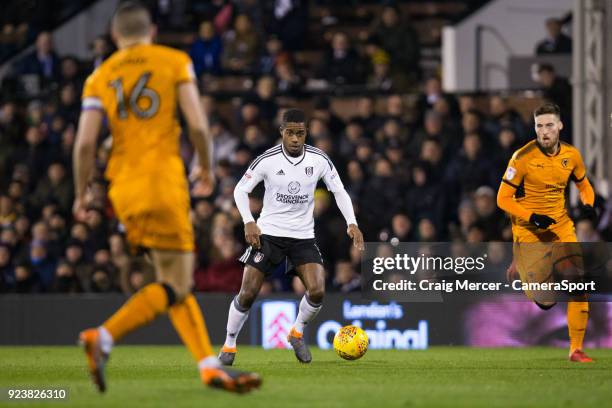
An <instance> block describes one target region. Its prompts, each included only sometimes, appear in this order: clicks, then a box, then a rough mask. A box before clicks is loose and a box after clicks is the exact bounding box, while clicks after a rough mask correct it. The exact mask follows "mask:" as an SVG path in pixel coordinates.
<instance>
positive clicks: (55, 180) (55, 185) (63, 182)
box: [30, 162, 74, 213]
mask: <svg viewBox="0 0 612 408" xmlns="http://www.w3.org/2000/svg"><path fill="white" fill-rule="evenodd" d="M73 196H74V193H73V186H72V181H71V180H70V179H69V178H68V176H67V175H66V169H65V168H64V165H63V163H60V162H54V163H52V164H51V165H50V166H49V169H48V170H47V177H45V178H42V179H41V180H40V181H39V182H38V184H37V186H36V189H35V190H34V193H33V195H32V196H31V198H30V203H31V204H32V206H34V208H38V209H42V207H43V206H44V205H45V204H46V203H48V202H49V201H51V200H53V201H54V202H56V203H57V204H58V206H59V208H60V210H61V211H63V212H64V213H69V212H70V211H71V209H72V200H73Z"/></svg>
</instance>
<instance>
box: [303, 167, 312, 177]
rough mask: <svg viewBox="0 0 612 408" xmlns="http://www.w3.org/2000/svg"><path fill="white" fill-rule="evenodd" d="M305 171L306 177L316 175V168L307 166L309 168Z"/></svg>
mask: <svg viewBox="0 0 612 408" xmlns="http://www.w3.org/2000/svg"><path fill="white" fill-rule="evenodd" d="M304 171H305V172H306V175H307V176H308V177H310V176H312V175H313V173H314V167H312V166H307V167H306V168H305V169H304Z"/></svg>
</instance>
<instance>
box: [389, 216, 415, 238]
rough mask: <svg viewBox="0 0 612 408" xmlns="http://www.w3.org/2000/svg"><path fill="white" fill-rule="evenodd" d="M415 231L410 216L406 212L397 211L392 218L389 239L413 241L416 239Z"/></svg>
mask: <svg viewBox="0 0 612 408" xmlns="http://www.w3.org/2000/svg"><path fill="white" fill-rule="evenodd" d="M413 232H414V231H413V230H412V221H411V220H410V217H409V216H408V215H407V214H404V213H397V214H395V215H394V216H393V218H391V229H390V231H389V237H388V238H389V239H388V241H390V242H394V240H397V242H411V241H413V240H414V236H413Z"/></svg>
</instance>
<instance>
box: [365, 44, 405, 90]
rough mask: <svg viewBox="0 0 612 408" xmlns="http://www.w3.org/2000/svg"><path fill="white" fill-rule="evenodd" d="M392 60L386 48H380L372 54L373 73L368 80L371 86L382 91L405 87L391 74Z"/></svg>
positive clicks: (371, 69)
mask: <svg viewBox="0 0 612 408" xmlns="http://www.w3.org/2000/svg"><path fill="white" fill-rule="evenodd" d="M390 62H391V58H390V57H389V54H388V53H387V52H386V51H384V50H378V51H376V52H375V53H374V55H372V57H371V59H370V71H371V74H370V76H369V77H368V82H367V84H368V87H369V88H372V89H379V90H381V91H390V90H391V89H400V88H403V87H402V86H401V85H399V84H398V83H397V81H396V82H394V80H393V77H392V76H391V67H390Z"/></svg>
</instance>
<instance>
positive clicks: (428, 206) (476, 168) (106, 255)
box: [0, 1, 612, 293]
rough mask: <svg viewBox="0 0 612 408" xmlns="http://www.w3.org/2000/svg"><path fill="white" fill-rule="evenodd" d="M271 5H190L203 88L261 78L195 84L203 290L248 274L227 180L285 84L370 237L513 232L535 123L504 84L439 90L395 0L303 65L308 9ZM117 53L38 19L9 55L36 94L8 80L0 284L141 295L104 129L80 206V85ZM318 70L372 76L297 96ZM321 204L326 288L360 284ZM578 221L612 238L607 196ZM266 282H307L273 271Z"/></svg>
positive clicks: (3, 288) (241, 164) (272, 139)
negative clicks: (267, 14) (517, 163)
mask: <svg viewBox="0 0 612 408" xmlns="http://www.w3.org/2000/svg"><path fill="white" fill-rule="evenodd" d="M277 3H279V4H286V5H288V6H287V7H288V8H285V9H283V8H282V7H280V9H275V10H273V13H272V15H273V16H274V18H273V21H272V22H268V23H266V24H264V21H263V17H262V15H263V14H262V13H263V12H262V10H260V8H258V7H257V4H258V3H257V2H252V1H235V2H227V1H213V2H195V4H201V5H202V7H201V9H198V10H197V13H196V14H197V16H198V22H201V24H198V27H197V29H196V28H195V27H194V30H195V31H196V32H197V34H196V35H194V36H193V41H191V42H190V43H189V44H188V46H187V47H186V50H187V51H188V52H189V54H190V56H191V58H192V60H193V63H194V68H195V71H196V72H197V74H198V77H199V78H200V79H201V82H202V83H201V86H202V88H203V89H204V90H206V84H207V81H212V80H214V78H216V77H222V76H223V75H227V74H239V75H243V76H245V77H247V78H250V80H251V81H252V82H253V86H252V87H251V89H250V90H249V91H247V92H244V94H243V95H242V96H241V97H240V98H239V100H238V101H237V103H234V104H233V105H232V109H230V110H229V111H228V110H227V109H226V110H225V111H223V109H221V108H220V106H219V102H218V101H217V99H216V98H215V97H214V96H213V95H211V94H207V93H204V94H203V96H202V102H203V105H204V109H205V110H206V113H207V114H208V117H209V120H210V128H211V132H212V135H213V142H214V162H215V169H216V170H215V171H216V181H217V182H216V187H215V189H214V191H204V190H202V189H201V188H200V187H199V185H197V184H196V185H194V188H193V190H192V196H193V199H192V212H191V216H192V221H193V225H194V229H195V232H196V241H197V255H198V264H197V268H196V270H195V275H194V276H195V289H196V290H198V291H227V292H235V291H237V290H238V289H239V287H240V282H241V274H242V265H241V264H240V263H239V262H238V261H237V258H238V257H239V256H240V254H241V251H243V249H244V239H243V235H242V234H243V230H242V222H241V219H240V215H239V213H238V211H237V209H236V207H235V205H234V201H233V195H232V193H233V189H234V186H235V185H236V182H237V180H238V179H239V178H240V177H241V176H242V174H243V172H244V170H245V169H246V167H247V166H248V165H249V163H250V162H251V160H253V159H254V158H255V157H256V156H257V155H258V154H260V153H261V152H262V151H264V150H265V149H267V148H269V147H270V146H271V145H273V144H275V143H277V142H278V141H279V132H278V130H277V129H278V126H279V123H278V118H279V117H280V115H281V114H282V112H283V109H285V108H288V107H291V106H293V99H290V98H289V99H288V97H295V96H300V100H301V101H303V100H304V99H305V100H307V101H309V104H310V105H309V106H310V107H311V109H309V112H308V113H309V117H310V118H311V119H310V122H309V132H310V133H309V139H308V143H310V144H312V145H314V146H316V147H318V148H320V149H322V150H324V151H325V152H327V153H328V155H329V156H330V157H331V159H332V161H333V162H334V163H335V164H336V167H337V168H338V171H339V172H340V174H341V176H342V180H343V182H344V185H345V187H346V188H347V191H348V192H349V194H350V195H351V197H352V199H353V202H354V205H355V208H356V212H357V219H358V221H359V225H360V228H361V229H362V231H363V232H364V236H365V239H366V241H390V240H392V239H394V238H397V239H399V240H400V241H456V240H458V241H464V242H481V241H509V240H511V237H512V234H511V231H510V224H509V220H508V219H507V217H506V216H505V215H504V214H503V213H502V212H501V211H500V210H499V209H498V208H497V205H496V190H497V186H498V185H499V181H500V179H501V175H502V173H503V171H504V169H505V166H506V165H507V163H508V160H509V158H510V156H511V154H512V153H513V152H514V150H516V149H517V148H518V147H520V146H521V145H522V144H524V143H525V142H527V141H528V140H530V139H531V138H532V137H533V132H532V130H531V128H530V126H531V124H530V123H526V122H525V121H524V119H523V117H522V116H521V115H520V114H519V113H518V112H517V111H515V110H514V109H512V108H511V107H510V105H509V104H508V101H507V100H506V99H505V98H504V97H502V96H491V97H490V98H488V106H486V107H485V109H483V108H482V105H481V104H477V103H476V98H475V97H473V96H469V95H463V96H455V95H450V94H446V93H444V92H443V91H442V89H441V84H440V80H439V79H438V78H437V77H436V76H424V75H422V73H421V70H420V67H419V63H418V62H419V40H418V35H417V34H416V31H415V30H414V29H412V28H411V26H410V24H408V23H406V22H405V21H403V20H402V17H401V14H400V13H399V10H398V8H396V7H394V6H385V7H381V8H380V13H379V16H376V18H375V19H374V20H373V21H372V24H371V25H369V26H368V27H367V29H366V30H364V32H363V33H362V34H363V35H361V36H360V38H359V41H358V42H356V41H355V39H354V38H351V37H349V36H348V35H347V34H346V33H343V32H335V31H334V30H333V29H332V28H330V30H329V33H330V35H329V37H328V39H329V47H328V48H327V50H326V51H325V52H324V53H323V56H322V58H321V61H320V63H319V64H318V65H317V66H312V67H311V68H312V69H311V71H306V72H305V71H301V72H298V70H296V64H295V53H296V51H297V50H301V49H303V47H304V46H305V44H304V38H305V35H304V33H305V31H306V30H307V27H306V20H305V18H306V17H305V15H304V13H303V12H302V11H303V10H300V8H299V7H297V6H295V8H293V6H292V5H294V4H295V2H277ZM190 12H193V10H191V11H190ZM157 15H158V19H160V20H161V21H162V27H163V26H164V24H165V25H167V26H175V25H180V24H181V21H180V19H179V21H178V22H177V21H176V18H175V17H173V16H172V15H164V13H163V10H161V11H160V10H158V11H157ZM327 17H328V18H332V19H333V16H327ZM164 21H166V22H165V23H164ZM4 51H5V50H3V52H4ZM111 51H112V46H111V43H110V41H109V40H108V39H107V38H106V37H103V36H101V37H99V38H97V39H96V40H95V42H94V44H93V46H92V55H91V59H90V60H89V61H80V60H78V59H77V58H75V57H73V56H69V55H64V56H59V55H57V53H56V52H55V50H54V46H53V43H52V39H51V36H50V35H49V33H47V32H41V33H39V34H38V36H37V38H36V42H35V50H34V51H33V52H32V53H30V54H29V55H27V56H26V57H25V58H23V59H22V60H20V61H18V62H17V63H15V64H14V70H13V71H14V72H13V76H12V77H13V78H14V79H15V78H23V77H24V76H28V75H29V76H32V75H33V76H34V77H35V78H36V79H37V81H38V82H37V83H38V92H37V94H36V95H35V96H33V97H29V98H27V99H25V100H24V99H16V98H13V97H12V96H11V93H10V92H8V91H6V90H7V89H10V87H4V86H3V92H2V95H1V96H2V99H1V103H0V228H1V233H0V292H17V293H30V292H59V293H74V292H97V293H100V292H124V293H132V292H134V291H136V290H138V289H139V288H140V287H142V286H143V285H144V284H145V283H147V282H149V281H151V280H152V273H153V272H152V269H151V267H150V265H149V264H148V262H147V261H146V260H145V259H144V258H143V257H142V256H136V255H134V254H133V253H132V252H130V249H129V248H128V245H127V243H126V241H125V235H124V231H123V228H122V226H121V225H120V224H119V223H118V222H117V220H116V219H115V218H114V216H113V210H112V208H111V207H110V206H109V203H108V200H107V199H106V189H107V184H106V182H105V180H104V177H103V172H104V168H105V164H106V162H107V159H108V157H109V154H110V148H111V146H112V138H111V135H109V134H108V132H106V134H104V135H103V136H102V137H101V138H100V145H99V149H98V151H97V169H96V178H95V179H94V180H92V182H91V186H90V192H89V198H90V203H89V207H88V208H89V209H88V211H87V214H86V218H85V220H83V221H77V220H75V219H74V218H73V217H72V212H71V206H72V200H73V197H74V191H73V180H72V174H71V171H72V170H71V169H72V165H71V154H72V148H73V145H74V141H75V133H76V126H77V121H78V116H79V111H80V92H81V90H82V87H83V81H84V79H85V78H86V76H87V75H88V74H89V73H90V72H91V71H92V70H93V69H95V67H97V66H98V65H99V64H100V63H101V62H102V61H103V60H104V59H105V58H106V57H107V56H108V55H109V54H110V53H111ZM312 78H317V79H318V80H320V81H323V83H324V84H327V85H328V86H329V85H330V84H331V85H334V86H337V85H351V84H356V85H363V86H364V90H366V91H367V92H364V93H363V94H362V95H361V96H358V97H356V99H357V102H356V109H355V110H354V112H351V115H350V116H348V117H344V116H341V115H338V114H337V112H335V111H334V109H333V101H334V98H330V97H329V96H316V97H313V96H308V95H306V94H304V92H303V91H304V89H305V86H304V85H305V82H306V81H307V79H312ZM371 91H375V92H371ZM409 92H412V93H413V94H414V93H418V97H417V98H412V99H411V100H412V101H413V103H408V101H409V100H410V98H407V97H406V96H405V95H406V94H407V93H409ZM182 141H183V142H182V150H181V152H182V155H183V157H184V159H185V164H186V171H187V172H189V170H190V168H191V167H192V166H193V164H192V162H191V161H192V160H191V158H192V149H191V147H190V146H189V144H188V142H187V138H186V137H183V139H182ZM260 187H261V186H260ZM262 192H263V189H261V188H259V189H258V190H256V191H255V192H254V194H253V198H252V209H253V211H254V213H257V212H258V211H259V210H260V209H261V205H262V201H261V198H262ZM315 202H316V206H315V221H316V227H315V229H316V236H317V240H318V243H319V246H320V248H321V249H322V251H323V255H324V258H325V261H326V270H327V272H328V288H330V289H331V290H336V291H344V292H348V291H353V290H358V289H359V288H360V281H359V254H358V253H357V252H356V251H355V250H353V249H351V246H350V241H349V239H348V237H347V236H346V226H345V225H344V220H343V219H342V217H341V215H340V213H339V211H338V210H337V209H336V208H335V204H334V201H333V199H332V196H331V195H330V194H329V193H328V192H327V191H326V190H325V188H324V186H323V185H322V186H321V188H320V189H319V190H317V192H316V194H315ZM599 205H600V207H602V208H603V207H605V204H601V203H600V204H599ZM578 216H579V214H578ZM578 219H579V220H580V221H579V222H578V223H577V230H578V236H579V237H580V239H581V240H600V239H604V240H608V241H609V240H610V239H612V208H610V206H609V205H608V208H607V209H605V208H604V209H603V215H602V217H601V222H599V224H598V225H595V224H594V223H593V222H592V221H591V220H584V219H580V217H578ZM262 290H263V291H265V292H272V291H286V290H293V291H295V292H297V293H300V292H303V290H304V289H303V287H302V286H301V283H300V282H299V280H298V279H291V278H285V277H284V275H283V271H282V270H279V271H278V273H277V274H275V275H274V276H273V277H272V278H271V279H270V280H269V281H268V282H267V283H266V284H265V285H264V288H263V289H262Z"/></svg>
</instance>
